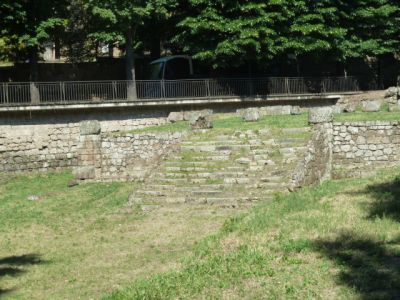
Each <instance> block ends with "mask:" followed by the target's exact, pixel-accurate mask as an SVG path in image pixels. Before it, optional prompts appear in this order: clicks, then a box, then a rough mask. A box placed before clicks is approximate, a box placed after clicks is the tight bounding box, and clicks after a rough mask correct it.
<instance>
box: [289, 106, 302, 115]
mask: <svg viewBox="0 0 400 300" xmlns="http://www.w3.org/2000/svg"><path fill="white" fill-rule="evenodd" d="M290 114H291V115H300V114H301V108H300V106H297V105H296V106H292V108H291V110H290Z"/></svg>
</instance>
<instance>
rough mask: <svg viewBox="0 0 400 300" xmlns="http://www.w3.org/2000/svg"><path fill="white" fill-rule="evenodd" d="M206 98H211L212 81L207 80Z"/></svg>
mask: <svg viewBox="0 0 400 300" xmlns="http://www.w3.org/2000/svg"><path fill="white" fill-rule="evenodd" d="M205 83H206V97H208V98H211V91H210V79H206V82H205Z"/></svg>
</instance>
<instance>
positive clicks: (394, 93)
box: [385, 87, 400, 98]
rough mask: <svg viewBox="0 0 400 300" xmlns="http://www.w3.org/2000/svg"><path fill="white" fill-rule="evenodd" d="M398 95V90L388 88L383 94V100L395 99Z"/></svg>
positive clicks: (399, 91)
mask: <svg viewBox="0 0 400 300" xmlns="http://www.w3.org/2000/svg"><path fill="white" fill-rule="evenodd" d="M399 93H400V88H398V87H390V88H388V89H387V90H386V92H385V98H391V97H397V96H398V95H399Z"/></svg>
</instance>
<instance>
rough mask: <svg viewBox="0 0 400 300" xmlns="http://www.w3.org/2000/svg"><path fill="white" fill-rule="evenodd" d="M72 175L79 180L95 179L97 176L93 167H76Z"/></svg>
mask: <svg viewBox="0 0 400 300" xmlns="http://www.w3.org/2000/svg"><path fill="white" fill-rule="evenodd" d="M72 174H73V175H74V177H75V179H77V180H87V179H94V178H95V176H96V169H95V167H93V166H83V167H76V168H74V169H73V171H72Z"/></svg>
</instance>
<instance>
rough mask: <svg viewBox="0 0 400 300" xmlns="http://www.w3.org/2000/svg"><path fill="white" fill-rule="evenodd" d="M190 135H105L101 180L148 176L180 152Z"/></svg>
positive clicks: (102, 149)
mask: <svg viewBox="0 0 400 300" xmlns="http://www.w3.org/2000/svg"><path fill="white" fill-rule="evenodd" d="M185 135H186V133H181V132H176V133H158V134H123V135H110V134H105V135H103V136H102V141H101V161H102V167H101V179H102V180H113V181H114V180H134V179H140V180H142V179H143V178H145V177H147V176H148V175H149V174H150V173H151V171H152V170H154V169H156V168H157V166H158V165H159V162H160V160H161V159H162V158H163V157H165V156H167V155H168V154H170V153H171V152H172V151H174V150H175V149H177V147H178V146H179V144H180V142H181V140H182V138H183V137H185Z"/></svg>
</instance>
